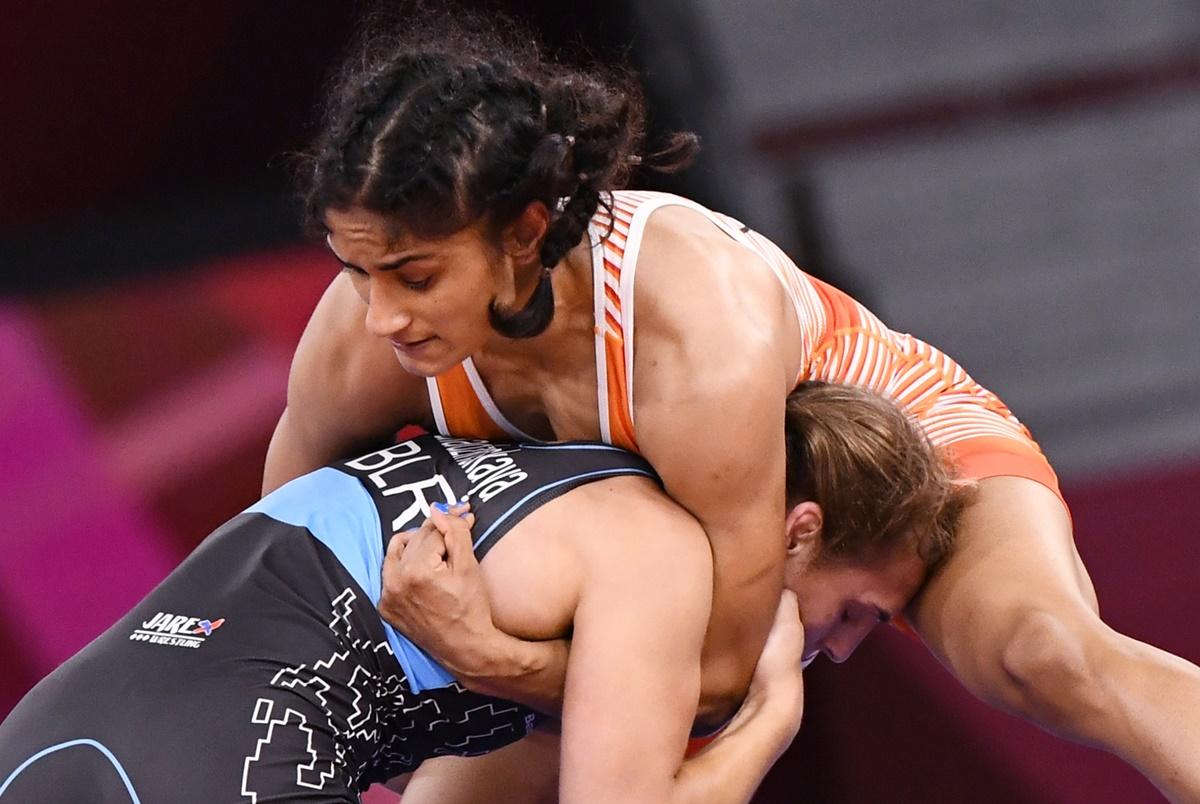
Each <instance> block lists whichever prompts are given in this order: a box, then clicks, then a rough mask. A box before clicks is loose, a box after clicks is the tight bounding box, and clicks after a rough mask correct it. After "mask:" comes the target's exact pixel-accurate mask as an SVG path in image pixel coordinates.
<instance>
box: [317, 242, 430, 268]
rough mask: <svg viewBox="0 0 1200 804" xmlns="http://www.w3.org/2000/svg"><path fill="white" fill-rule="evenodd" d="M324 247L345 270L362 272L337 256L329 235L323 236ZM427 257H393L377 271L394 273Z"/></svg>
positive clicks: (418, 255) (425, 255)
mask: <svg viewBox="0 0 1200 804" xmlns="http://www.w3.org/2000/svg"><path fill="white" fill-rule="evenodd" d="M325 245H326V247H328V248H329V253H330V254H332V255H333V258H334V259H335V260H337V261H338V262H339V263H341V264H342V265H343V266H345V267H346V268H349V269H351V270H352V271H362V270H363V269H362V268H360V267H358V266H357V265H354V264H353V263H349V262H346V261H345V260H344V259H342V255H341V254H338V253H337V251H336V250H335V249H334V248H333V243H332V241H331V240H330V235H325ZM429 256H431V255H429V254H405V255H404V256H403V257H394V258H392V259H390V260H385V261H384V262H381V263H380V264H379V270H380V271H394V270H396V269H397V268H403V267H404V266H405V265H407V264H408V263H410V262H413V261H414V260H420V259H424V258H425V257H429Z"/></svg>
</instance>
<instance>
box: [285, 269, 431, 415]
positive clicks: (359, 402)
mask: <svg viewBox="0 0 1200 804" xmlns="http://www.w3.org/2000/svg"><path fill="white" fill-rule="evenodd" d="M364 312H365V305H364V304H363V302H362V300H361V299H359V297H358V295H357V294H356V293H355V292H354V289H353V287H352V286H351V284H350V282H349V281H348V279H347V278H346V277H345V276H344V275H338V277H336V278H335V279H334V280H333V282H331V283H330V285H329V287H328V288H327V289H326V291H325V294H324V295H323V296H322V297H321V301H320V302H319V303H318V304H317V307H316V309H315V310H314V311H313V315H312V318H310V319H309V322H308V326H307V327H306V328H305V330H304V334H303V336H301V338H300V343H299V345H298V346H297V347H296V354H295V357H294V358H293V361H292V371H291V374H290V376H289V378H288V415H289V416H290V417H291V418H292V419H293V421H294V422H296V423H297V424H299V425H303V426H304V429H306V430H307V429H310V428H330V427H332V428H333V429H334V430H335V431H338V432H343V433H345V434H347V435H349V436H351V437H356V438H370V437H372V436H377V435H386V434H387V432H388V431H389V430H390V429H395V428H397V427H399V426H402V425H404V424H424V425H428V424H429V418H430V416H429V405H428V398H427V395H426V392H425V380H424V379H423V378H421V377H415V376H413V375H410V374H408V373H407V372H405V371H404V370H403V369H401V368H400V366H399V364H398V363H397V362H396V358H395V355H394V354H393V353H392V350H391V347H390V345H389V344H388V343H386V342H385V341H384V340H382V339H380V338H375V337H373V336H371V335H370V334H369V333H368V332H367V331H366V329H365V328H364V326H363V315H364Z"/></svg>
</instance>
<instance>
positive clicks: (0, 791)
mask: <svg viewBox="0 0 1200 804" xmlns="http://www.w3.org/2000/svg"><path fill="white" fill-rule="evenodd" d="M77 745H86V746H88V747H90V748H95V749H96V750H97V751H99V752H100V753H101V754H103V755H104V757H105V758H106V759H107V760H108V761H109V762H111V763H112V766H113V768H114V769H116V771H117V775H118V776H120V777H121V783H122V784H124V785H125V792H126V793H128V794H129V800H130V801H131V802H133V804H141V801H142V800H141V799H140V798H138V795H137V791H136V790H134V789H133V782H131V781H129V774H128V773H126V772H125V768H123V767H122V766H121V763H120V762H119V761H118V760H117V758H116V757H115V756H113V753H112V751H109V750H108V749H107V748H106V747H105V746H104V745H102V744H101V743H98V742H96V741H95V740H89V739H82V740H68V741H67V742H65V743H59V744H58V745H52V746H50V747H49V748H43V749H42V750H41V751H38V752H37V753H36V754H34V755H33V756H31V757H30V758H29V759H27V760H25V761H24V762H22V763H21V764H20V765H19V766H17V769H16V770H15V771H13V772H12V773H10V774H8V778H7V779H5V780H4V784H0V798H3V797H4V791H5V790H7V789H8V788H9V786H10V785H11V784H12V783H13V781H14V780H15V779H16V778H17V776H19V775H20V774H21V772H22V771H24V770H25V769H26V768H28V767H29V766H30V765H32V764H33V763H35V762H37V761H38V760H39V759H41V758H42V757H44V756H48V755H50V754H53V753H55V752H57V751H62V750H64V749H66V748H74V747H75V746H77Z"/></svg>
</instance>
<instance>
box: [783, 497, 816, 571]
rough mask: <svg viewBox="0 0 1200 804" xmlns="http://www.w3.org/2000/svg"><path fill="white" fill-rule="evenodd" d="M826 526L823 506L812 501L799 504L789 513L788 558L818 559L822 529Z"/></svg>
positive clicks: (785, 523) (785, 525) (787, 521)
mask: <svg viewBox="0 0 1200 804" xmlns="http://www.w3.org/2000/svg"><path fill="white" fill-rule="evenodd" d="M824 524H825V518H824V514H823V513H822V512H821V506H819V505H817V504H816V503H815V502H813V501H811V500H805V501H804V502H801V503H797V504H796V505H794V506H793V507H792V509H791V510H790V511H788V513H787V518H786V519H785V520H784V527H785V528H786V529H787V554H788V558H803V559H805V560H811V559H813V558H816V555H817V553H818V552H820V549H821V528H822V526H823V525H824Z"/></svg>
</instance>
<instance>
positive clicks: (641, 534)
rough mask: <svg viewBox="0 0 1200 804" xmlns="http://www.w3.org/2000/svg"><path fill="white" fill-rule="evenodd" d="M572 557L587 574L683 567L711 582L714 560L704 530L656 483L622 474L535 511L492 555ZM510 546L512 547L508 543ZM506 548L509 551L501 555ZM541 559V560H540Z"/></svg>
mask: <svg viewBox="0 0 1200 804" xmlns="http://www.w3.org/2000/svg"><path fill="white" fill-rule="evenodd" d="M531 540H536V541H537V544H538V546H537V551H538V553H539V554H540V555H541V556H548V555H550V554H554V555H560V556H562V555H569V556H571V558H570V559H569V560H570V561H571V562H572V563H575V564H576V565H577V566H578V567H579V569H581V570H584V571H586V570H587V569H589V568H595V567H599V566H604V565H608V564H612V563H619V564H622V565H624V566H626V567H629V568H630V570H631V571H632V570H633V568H634V567H635V565H638V566H640V565H645V566H652V565H655V564H658V563H660V562H664V561H665V562H669V564H670V565H672V566H675V567H678V566H679V565H680V563H683V564H685V565H686V566H687V568H688V570H689V571H699V572H701V573H702V577H707V576H708V573H709V572H710V571H711V565H712V558H711V555H710V549H709V546H708V537H707V536H705V534H704V529H703V528H702V527H701V526H700V523H699V522H697V521H696V518H695V517H693V516H692V515H691V514H690V513H688V512H687V510H686V509H684V508H683V507H682V506H681V505H679V504H678V503H677V502H675V501H674V500H672V499H671V498H670V497H668V496H667V495H666V494H665V493H664V492H663V490H662V488H661V487H660V486H659V485H658V484H657V483H656V482H654V481H653V480H650V479H649V478H646V477H641V476H637V475H619V476H616V477H609V478H604V479H601V480H596V481H594V482H591V483H587V484H585V485H582V486H579V487H577V488H574V489H572V490H571V491H569V492H567V493H566V494H563V495H562V496H561V497H557V498H555V499H553V500H551V501H549V502H547V503H546V504H545V505H542V506H541V507H539V508H538V509H537V510H535V511H533V512H532V513H531V514H530V515H529V516H528V517H526V518H525V519H524V520H523V521H522V522H521V523H520V524H519V525H517V526H516V527H515V528H513V531H512V533H510V534H509V535H508V536H506V537H505V538H504V539H503V540H501V542H500V543H499V544H497V545H496V547H495V548H493V550H492V552H491V553H489V554H488V558H489V560H491V559H492V554H493V553H498V552H511V553H512V554H514V555H515V554H517V553H519V552H522V551H525V550H529V549H532V548H531V547H525V546H522V545H521V544H520V543H521V542H527V541H531ZM506 543H507V544H506ZM501 548H506V550H504V551H502V549H501ZM539 560H540V559H539Z"/></svg>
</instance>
